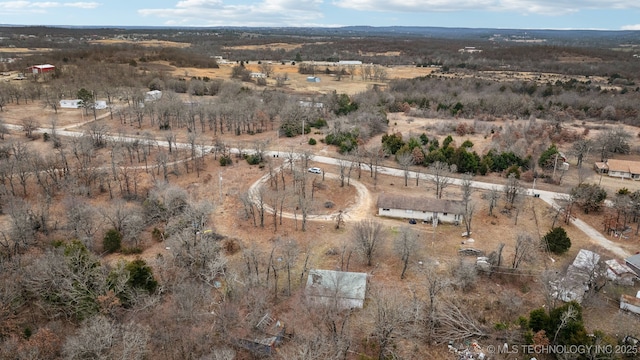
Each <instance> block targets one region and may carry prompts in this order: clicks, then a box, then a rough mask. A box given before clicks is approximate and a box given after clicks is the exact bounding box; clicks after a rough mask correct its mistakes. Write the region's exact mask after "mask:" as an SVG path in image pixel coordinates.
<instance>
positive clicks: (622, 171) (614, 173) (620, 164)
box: [593, 159, 640, 180]
mask: <svg viewBox="0 0 640 360" xmlns="http://www.w3.org/2000/svg"><path fill="white" fill-rule="evenodd" d="M593 167H594V169H595V170H596V172H598V173H600V174H607V175H609V176H611V177H619V178H622V179H631V180H640V162H638V161H631V160H616V159H609V160H607V161H605V162H596V163H595V164H594V165H593Z"/></svg>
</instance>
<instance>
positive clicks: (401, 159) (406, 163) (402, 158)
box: [396, 151, 413, 186]
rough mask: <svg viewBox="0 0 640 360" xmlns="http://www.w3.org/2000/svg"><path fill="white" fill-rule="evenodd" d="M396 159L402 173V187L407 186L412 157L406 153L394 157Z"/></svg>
mask: <svg viewBox="0 0 640 360" xmlns="http://www.w3.org/2000/svg"><path fill="white" fill-rule="evenodd" d="M396 158H397V160H398V164H400V167H401V168H402V171H403V172H404V186H409V168H410V167H411V165H413V155H411V153H410V152H408V151H407V152H403V153H402V154H400V155H396Z"/></svg>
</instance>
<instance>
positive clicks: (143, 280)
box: [125, 259, 158, 294]
mask: <svg viewBox="0 0 640 360" xmlns="http://www.w3.org/2000/svg"><path fill="white" fill-rule="evenodd" d="M125 268H126V269H127V271H129V280H128V281H127V284H128V285H129V286H131V287H133V288H137V289H143V290H146V291H147V292H149V293H150V294H152V293H154V292H155V291H156V289H157V288H158V281H156V279H155V278H154V277H153V270H152V269H151V267H150V266H149V265H147V263H146V262H145V261H144V260H142V259H136V260H133V261H132V262H130V263H128V264H127V265H126V266H125Z"/></svg>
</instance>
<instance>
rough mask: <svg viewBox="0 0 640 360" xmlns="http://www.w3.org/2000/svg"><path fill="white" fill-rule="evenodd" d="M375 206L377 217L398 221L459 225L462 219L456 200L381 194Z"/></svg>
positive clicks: (462, 213)
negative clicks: (408, 220)
mask: <svg viewBox="0 0 640 360" xmlns="http://www.w3.org/2000/svg"><path fill="white" fill-rule="evenodd" d="M377 206H378V215H380V216H388V217H394V218H400V219H416V220H422V221H428V222H431V221H433V220H436V221H438V222H445V223H450V224H459V223H460V222H461V221H462V219H463V217H464V206H463V203H462V201H457V200H444V199H434V198H427V197H419V196H403V195H395V194H386V193H382V194H380V195H378V205H377Z"/></svg>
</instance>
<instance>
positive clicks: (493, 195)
mask: <svg viewBox="0 0 640 360" xmlns="http://www.w3.org/2000/svg"><path fill="white" fill-rule="evenodd" d="M482 198H483V199H485V200H487V202H488V203H489V216H493V209H494V208H495V207H496V205H498V200H500V192H499V191H498V188H497V187H495V186H494V187H493V188H491V190H489V192H488V193H484V194H482Z"/></svg>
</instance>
